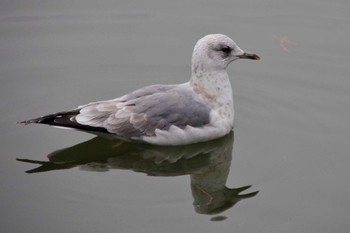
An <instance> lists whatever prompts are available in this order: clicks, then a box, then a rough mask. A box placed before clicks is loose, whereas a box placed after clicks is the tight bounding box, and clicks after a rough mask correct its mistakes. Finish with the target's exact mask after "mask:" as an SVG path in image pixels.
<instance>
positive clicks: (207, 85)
mask: <svg viewBox="0 0 350 233" xmlns="http://www.w3.org/2000/svg"><path fill="white" fill-rule="evenodd" d="M243 58H246V59H252V60H260V57H259V56H258V55H256V54H253V53H249V52H245V51H243V50H242V49H240V48H239V47H238V46H237V44H236V43H235V42H234V41H233V40H232V39H231V38H229V37H228V36H226V35H222V34H210V35H206V36H204V37H203V38H201V39H200V40H198V42H197V43H196V45H195V47H194V50H193V53H192V67H191V71H192V72H191V78H190V80H189V81H188V82H186V83H182V84H177V85H161V84H156V85H151V86H146V87H142V88H140V89H138V90H135V91H133V92H131V93H129V94H126V95H124V96H121V97H119V98H116V99H112V100H104V101H98V102H92V103H89V104H86V105H82V106H79V107H78V108H75V109H73V110H69V111H63V112H58V113H54V114H49V115H46V116H42V117H38V118H35V119H31V120H26V121H22V122H19V123H23V124H31V123H37V124H46V125H50V126H56V127H63V128H71V129H76V130H80V131H85V132H88V133H92V134H96V135H100V136H107V137H115V138H118V139H121V140H125V141H136V142H146V143H150V144H155V145H172V146H175V145H186V144H192V143H197V142H203V141H209V140H212V139H216V138H219V137H222V136H224V135H226V134H228V133H230V132H231V130H233V122H234V109H233V94H232V87H231V83H230V80H229V76H228V74H227V67H228V65H229V64H230V63H231V62H232V61H234V60H237V59H243Z"/></svg>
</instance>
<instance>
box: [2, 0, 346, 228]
mask: <svg viewBox="0 0 350 233" xmlns="http://www.w3.org/2000/svg"><path fill="white" fill-rule="evenodd" d="M349 12H350V2H349V1H344V0H335V1H328V0H321V1H316V0H307V1H299V0H297V1H283V2H281V1H277V0H272V1H198V0H195V1H191V3H189V1H176V2H175V1H171V2H170V1H169V2H164V1H159V0H158V1H156V0H151V1H140V2H136V1H118V2H117V1H108V0H107V1H104V0H102V1H82V0H77V1H38V0H25V1H24V0H22V1H2V2H1V3H0V97H1V102H0V109H1V117H0V127H1V132H2V133H1V135H0V143H1V145H0V148H1V157H0V159H1V167H0V172H1V178H0V185H1V186H0V187H1V192H0V198H1V199H0V200H1V202H0V203H1V204H0V205H1V206H0V207H1V208H0V209H1V218H0V219H1V220H0V231H1V232H6V233H8V232H18V233H20V232H122V233H129V232H130V233H135V232H149V233H157V232H249V233H251V232H259V233H274V232H276V233H277V232H278V233H280V232H293V233H295V232H308V233H320V232H324V233H328V232H337V233H342V232H344V233H345V232H349V230H350V221H349V220H350V219H349V216H350V196H349V193H350V179H349V177H350V171H349V164H350V154H349V151H350V145H349V144H350V143H349V139H350V121H349V119H350V91H349V90H350V77H349V74H350V66H349V64H350V57H349V54H350V47H349V45H348V43H349V41H350V26H349V25H350V15H349ZM218 32H219V33H224V34H227V35H229V36H230V37H232V38H234V40H235V41H236V42H237V43H238V44H239V45H240V47H241V48H243V49H245V50H248V51H252V52H256V53H257V54H259V55H261V57H262V60H261V61H259V62H256V61H246V60H245V61H236V62H234V63H233V64H232V65H231V67H230V70H229V73H230V77H231V82H232V85H233V89H234V97H235V111H236V117H235V132H234V136H233V134H231V135H228V136H227V137H224V138H223V139H220V140H216V141H213V142H210V143H204V144H198V145H191V146H183V147H175V148H169V147H154V146H147V145H130V144H128V143H121V142H118V141H106V140H103V139H101V138H93V136H91V135H89V134H84V133H80V132H75V131H66V130H59V129H54V128H51V127H46V126H23V125H17V124H16V122H17V121H19V120H24V119H28V118H32V117H36V116H39V115H43V114H47V113H51V112H55V111H60V110H66V109H70V108H74V107H76V106H78V105H80V104H85V103H88V102H90V101H95V100H101V99H110V98H114V97H117V96H120V95H122V94H125V93H127V92H129V91H132V90H134V89H136V88H138V87H141V86H145V85H150V84H154V83H182V82H185V81H187V80H188V78H189V73H190V58H191V52H192V49H193V46H194V44H195V42H196V41H197V40H198V39H199V38H200V37H202V36H203V35H205V34H208V33H218ZM16 158H20V159H24V160H22V161H18V160H16ZM26 171H27V172H26Z"/></svg>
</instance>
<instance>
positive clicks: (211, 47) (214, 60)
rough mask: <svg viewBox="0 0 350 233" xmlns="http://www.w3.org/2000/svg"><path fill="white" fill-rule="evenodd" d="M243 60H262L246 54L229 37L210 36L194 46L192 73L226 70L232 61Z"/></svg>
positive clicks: (254, 55) (220, 35)
mask: <svg viewBox="0 0 350 233" xmlns="http://www.w3.org/2000/svg"><path fill="white" fill-rule="evenodd" d="M241 58H247V59H253V60H259V59H260V57H259V56H258V55H256V54H252V53H247V52H244V51H243V50H242V49H240V48H239V47H238V46H237V44H236V43H235V42H234V41H233V40H232V39H231V38H229V37H228V36H225V35H222V34H210V35H207V36H205V37H203V38H202V39H200V40H199V41H198V42H197V44H196V45H195V46H194V50H193V54H192V73H197V72H198V71H201V72H203V71H204V72H205V71H220V70H226V68H227V66H228V65H229V64H230V63H231V62H232V61H234V60H237V59H241Z"/></svg>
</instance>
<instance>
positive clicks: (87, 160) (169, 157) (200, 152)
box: [17, 133, 258, 221]
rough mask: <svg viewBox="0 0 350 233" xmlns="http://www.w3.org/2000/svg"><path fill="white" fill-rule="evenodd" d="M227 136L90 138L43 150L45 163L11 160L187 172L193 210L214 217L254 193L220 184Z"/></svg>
mask: <svg viewBox="0 0 350 233" xmlns="http://www.w3.org/2000/svg"><path fill="white" fill-rule="evenodd" d="M233 138H234V137H233V133H230V134H228V135H226V136H225V137H223V138H220V139H216V140H213V141H209V142H204V143H196V144H192V145H184V146H154V145H149V144H136V143H129V142H124V141H119V140H108V139H104V138H102V137H95V138H93V139H91V140H89V141H86V142H83V143H80V144H77V145H75V146H72V147H69V148H65V149H61V150H58V151H55V152H53V153H51V154H49V155H48V159H49V161H37V160H29V159H17V160H18V161H21V162H27V163H33V164H39V165H40V166H39V167H37V168H35V169H32V170H29V171H27V173H38V172H48V171H52V170H61V169H69V168H73V167H79V168H80V169H82V170H88V171H108V170H110V169H128V170H133V171H135V172H142V173H146V174H147V175H150V176H180V175H190V178H191V191H192V196H193V199H194V203H193V205H194V208H195V211H196V212H197V213H199V214H207V215H218V214H220V213H222V212H223V211H225V210H227V209H229V208H231V207H233V206H234V205H235V204H236V203H237V202H239V201H241V200H243V199H247V198H251V197H254V196H255V195H257V194H258V191H256V192H250V193H246V194H240V193H241V192H243V191H245V190H246V189H248V188H250V186H244V187H240V188H227V187H226V181H227V177H228V174H229V171H230V165H231V159H232V148H233ZM224 219H226V217H224V216H215V217H213V218H212V219H211V220H212V221H221V220H224Z"/></svg>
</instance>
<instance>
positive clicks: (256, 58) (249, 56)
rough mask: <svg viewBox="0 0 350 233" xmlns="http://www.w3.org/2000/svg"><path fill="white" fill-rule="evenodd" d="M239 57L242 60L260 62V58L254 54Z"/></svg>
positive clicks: (244, 54)
mask: <svg viewBox="0 0 350 233" xmlns="http://www.w3.org/2000/svg"><path fill="white" fill-rule="evenodd" d="M237 57H239V58H241V59H251V60H260V57H259V56H258V55H257V54H254V53H243V54H242V55H238V56H237Z"/></svg>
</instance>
